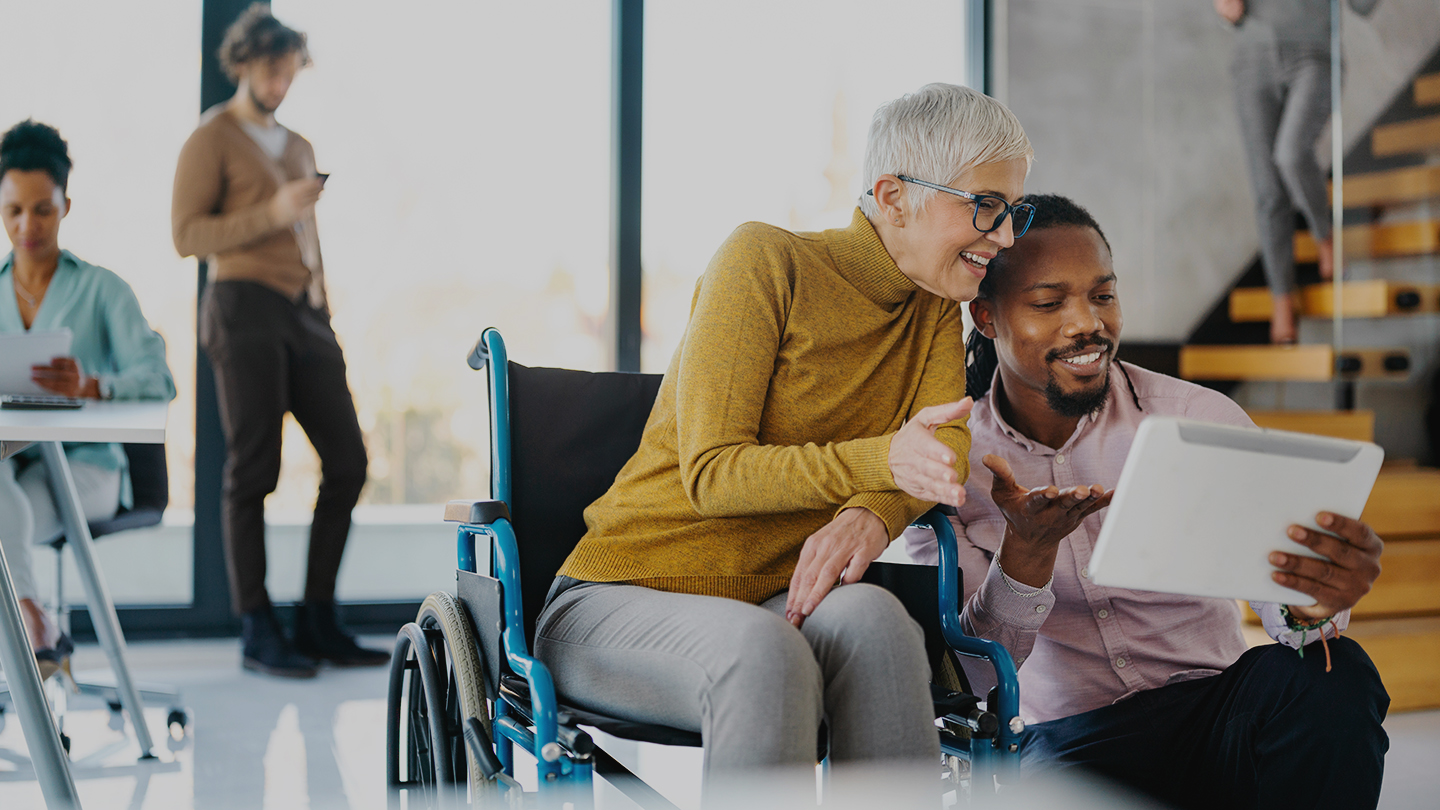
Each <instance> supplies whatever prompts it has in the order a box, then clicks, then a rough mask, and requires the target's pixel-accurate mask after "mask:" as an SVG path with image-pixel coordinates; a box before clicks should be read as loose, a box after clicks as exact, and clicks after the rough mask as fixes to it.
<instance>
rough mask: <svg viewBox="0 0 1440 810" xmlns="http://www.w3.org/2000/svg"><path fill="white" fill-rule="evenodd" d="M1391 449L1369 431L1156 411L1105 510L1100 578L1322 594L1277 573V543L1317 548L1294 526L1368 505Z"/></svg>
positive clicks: (1291, 595)
mask: <svg viewBox="0 0 1440 810" xmlns="http://www.w3.org/2000/svg"><path fill="white" fill-rule="evenodd" d="M1384 457H1385V452H1384V451H1383V450H1381V449H1380V448H1379V447H1378V446H1376V445H1374V444H1371V443H1369V442H1355V441H1347V440H1344V439H1331V438H1327V437H1324V436H1313V435H1310V434H1306V433H1290V432H1288V431H1283V430H1264V429H1260V428H1241V427H1234V426H1231V425H1214V424H1210V423H1208V422H1196V421H1193V420H1189V419H1176V418H1173V417H1163V416H1151V417H1147V418H1146V419H1145V421H1144V422H1142V423H1140V429H1139V431H1137V432H1136V434H1135V443H1134V444H1133V445H1132V446H1131V447H1130V455H1129V456H1127V457H1126V459H1125V468H1124V469H1123V470H1122V471H1121V473H1120V481H1119V483H1117V484H1116V486H1115V499H1114V501H1112V502H1111V504H1110V508H1109V510H1108V512H1107V513H1106V515H1105V524H1104V526H1103V527H1102V528H1101V529H1100V538H1099V539H1098V540H1097V541H1096V543H1095V553H1094V555H1092V557H1091V559H1090V577H1091V580H1092V581H1093V582H1095V583H1096V584H1097V585H1105V586H1110V587H1118V588H1133V589H1136V590H1145V591H1160V592H1163V593H1179V594H1187V595H1190V596H1217V597H1225V598H1229V599H1248V600H1256V601H1261V602H1277V603H1280V604H1286V605H1313V604H1315V600H1314V599H1313V598H1311V597H1310V596H1307V595H1305V594H1302V593H1300V592H1299V591H1295V590H1291V589H1290V588H1286V587H1283V586H1281V585H1278V584H1276V583H1275V581H1274V580H1272V579H1271V578H1270V574H1271V573H1272V572H1273V571H1275V567H1274V566H1272V565H1271V564H1270V561H1269V560H1268V559H1267V558H1268V557H1269V554H1270V552H1272V551H1284V552H1287V553H1294V554H1305V555H1308V556H1311V557H1318V556H1319V555H1317V554H1314V553H1313V552H1311V551H1310V550H1309V549H1308V548H1306V547H1305V546H1302V545H1300V544H1299V543H1296V542H1294V541H1292V540H1291V539H1290V538H1289V537H1288V536H1287V535H1286V534H1285V530H1286V529H1287V528H1289V526H1290V525H1291V524H1299V525H1301V526H1306V527H1308V528H1311V529H1315V530H1316V531H1319V530H1320V529H1319V527H1318V526H1316V525H1315V515H1316V514H1317V513H1319V512H1322V511H1323V512H1334V513H1336V514H1340V515H1346V516H1348V517H1359V516H1360V512H1361V511H1362V510H1363V509H1364V508H1365V502H1366V501H1367V500H1369V498H1370V490H1371V488H1372V487H1374V486H1375V477H1376V476H1377V475H1378V474H1379V473H1380V462H1381V461H1382V460H1383V459H1384Z"/></svg>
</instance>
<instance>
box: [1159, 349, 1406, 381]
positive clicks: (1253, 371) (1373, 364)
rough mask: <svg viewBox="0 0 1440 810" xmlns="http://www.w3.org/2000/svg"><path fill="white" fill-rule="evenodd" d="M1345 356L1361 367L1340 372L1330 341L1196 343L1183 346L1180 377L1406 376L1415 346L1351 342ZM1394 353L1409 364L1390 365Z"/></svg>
mask: <svg viewBox="0 0 1440 810" xmlns="http://www.w3.org/2000/svg"><path fill="white" fill-rule="evenodd" d="M1340 356H1341V358H1343V359H1344V360H1347V361H1353V362H1355V363H1357V364H1358V370H1356V371H1346V372H1338V373H1337V372H1336V365H1337V363H1336V360H1335V350H1334V348H1333V347H1331V346H1330V345H1329V344H1325V343H1316V344H1300V345H1290V346H1280V345H1271V344H1256V345H1195V344H1191V345H1188V346H1182V347H1181V348H1180V377H1181V378H1183V379H1187V380H1296V381H1311V382H1324V381H1327V380H1333V379H1335V378H1336V377H1337V376H1339V377H1340V378H1342V379H1358V378H1364V379H1392V380H1398V379H1406V378H1408V377H1409V367H1410V365H1411V363H1410V351H1409V350H1408V349H1405V348H1403V347H1373V348H1371V347H1366V348H1362V347H1347V348H1346V349H1345V350H1344V351H1343V352H1341V354H1340ZM1390 358H1403V362H1402V363H1401V365H1402V366H1403V368H1399V369H1395V370H1388V369H1386V368H1385V364H1386V362H1387V361H1388V360H1389V359H1390Z"/></svg>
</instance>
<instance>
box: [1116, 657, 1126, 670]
mask: <svg viewBox="0 0 1440 810" xmlns="http://www.w3.org/2000/svg"><path fill="white" fill-rule="evenodd" d="M1115 666H1117V667H1119V668H1121V669H1124V668H1125V659H1124V658H1116V659H1115Z"/></svg>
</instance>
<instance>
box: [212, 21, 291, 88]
mask: <svg viewBox="0 0 1440 810" xmlns="http://www.w3.org/2000/svg"><path fill="white" fill-rule="evenodd" d="M292 53H298V54H300V66H301V67H307V66H309V65H310V48H309V46H307V45H306V44H305V35H304V34H302V33H300V32H299V31H296V30H295V29H293V28H291V27H289V26H287V25H285V24H284V23H282V22H280V21H279V20H277V19H275V17H274V15H272V14H271V13H270V4H269V3H252V4H250V8H247V9H245V11H244V12H243V13H242V14H241V15H240V16H239V17H238V18H237V19H236V20H235V22H233V23H231V24H230V27H229V28H227V29H225V40H224V41H223V42H221V43H220V50H219V52H218V53H217V56H219V58H220V67H221V68H223V69H224V71H225V74H226V75H227V76H229V77H230V79H231V80H232V81H237V82H238V81H240V69H241V68H243V67H244V66H245V65H247V64H249V63H250V62H253V61H255V60H257V59H264V60H267V61H268V60H272V59H278V58H280V57H282V56H288V55H289V54H292Z"/></svg>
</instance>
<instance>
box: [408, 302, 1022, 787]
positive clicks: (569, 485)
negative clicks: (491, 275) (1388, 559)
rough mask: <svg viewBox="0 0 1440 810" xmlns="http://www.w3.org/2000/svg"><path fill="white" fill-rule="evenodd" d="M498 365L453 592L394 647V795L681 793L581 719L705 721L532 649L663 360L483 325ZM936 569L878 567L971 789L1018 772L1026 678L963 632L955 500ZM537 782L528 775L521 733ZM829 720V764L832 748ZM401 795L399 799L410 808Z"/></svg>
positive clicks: (680, 741)
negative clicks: (589, 689) (529, 359)
mask: <svg viewBox="0 0 1440 810" xmlns="http://www.w3.org/2000/svg"><path fill="white" fill-rule="evenodd" d="M468 362H469V365H470V367H471V368H473V369H475V370H480V369H487V370H488V372H489V373H488V381H489V386H488V389H489V390H488V393H489V399H490V434H491V458H490V473H491V478H490V480H491V494H492V498H491V499H489V500H481V501H451V502H450V503H449V504H447V505H446V507H445V520H447V521H452V522H456V523H459V524H460V526H459V529H458V531H457V534H456V544H457V551H456V557H457V562H456V572H455V577H456V592H455V593H454V594H451V593H447V592H443V591H442V592H438V593H434V594H431V595H430V596H429V597H428V598H427V599H426V600H425V602H424V603H423V605H422V606H421V608H420V612H419V614H418V615H417V617H416V619H415V621H414V622H412V623H410V624H407V625H405V627H404V628H402V629H401V631H400V633H399V634H398V636H397V638H396V642H395V648H394V654H393V656H392V658H391V666H390V682H389V710H388V722H387V729H386V738H387V739H386V744H387V745H386V747H387V753H386V776H387V782H388V786H389V795H390V801H391V806H393V807H400V806H406V807H410V808H415V807H439V806H461V805H466V804H470V805H473V806H477V807H483V806H497V807H556V808H560V807H564V806H565V805H570V806H572V807H574V808H577V810H579V809H581V808H590V807H593V804H594V786H593V778H594V775H595V774H597V773H598V774H599V775H600V776H601V777H603V778H604V779H605V780H607V781H608V782H610V783H611V784H612V785H614V786H615V787H616V788H617V789H618V790H620V791H621V792H622V793H624V794H625V795H626V796H628V797H629V798H631V799H632V800H634V801H635V802H636V803H637V804H638V805H640V806H641V807H644V808H657V810H658V809H659V808H667V809H668V810H674V805H673V804H671V803H670V802H669V801H667V800H666V799H665V798H664V797H663V796H661V795H660V794H659V792H657V791H656V790H654V789H653V788H652V787H650V786H649V785H647V784H646V783H644V782H643V781H641V780H640V779H639V778H638V777H637V776H636V775H635V774H634V773H632V772H631V771H630V770H629V769H627V768H626V767H625V766H624V765H623V764H621V763H620V762H619V761H618V760H616V759H615V758H614V757H613V756H611V755H610V754H609V753H607V752H606V751H605V750H604V749H602V748H601V747H599V746H598V745H596V743H595V740H594V738H592V736H591V735H590V733H589V732H587V731H586V730H585V729H586V728H594V729H599V730H601V731H604V732H606V733H608V734H611V735H614V736H616V737H620V738H624V739H628V740H635V741H639V742H649V743H658V744H661V745H682V746H700V745H702V742H703V741H702V740H701V738H700V734H699V733H698V732H695V731H690V730H687V729H678V728H670V727H667V726H661V725H656V724H652V723H644V722H639V721H636V720H633V719H629V718H623V717H611V716H607V715H605V714H601V713H597V712H595V711H591V710H589V709H587V708H586V707H584V706H580V705H575V704H573V703H570V702H568V701H566V699H565V697H564V696H563V695H560V694H557V693H556V690H555V686H554V683H553V681H552V679H551V676H550V672H549V670H548V669H546V667H545V665H544V664H542V663H541V662H540V661H538V660H536V659H535V658H533V657H532V656H531V655H530V649H531V644H532V643H533V641H534V634H535V619H536V617H538V616H539V614H540V610H541V608H542V607H543V605H544V600H545V596H546V593H547V592H548V590H549V587H550V584H551V581H552V580H553V579H554V576H555V572H556V571H557V570H558V569H559V568H560V565H561V564H562V563H563V562H564V560H565V558H566V557H567V556H568V555H569V554H570V552H571V550H572V549H573V548H574V547H575V545H576V543H578V542H579V540H580V538H581V537H582V536H583V535H584V533H585V522H584V518H583V514H582V513H583V512H584V509H585V507H586V506H588V505H589V504H590V503H591V502H592V501H594V500H596V499H597V498H599V497H600V496H601V495H603V494H604V493H605V491H606V490H607V489H609V487H610V485H611V483H613V481H614V479H615V476H616V475H617V474H618V473H619V471H620V468H621V467H622V466H623V465H624V464H625V462H626V461H628V460H629V458H630V456H632V455H633V454H634V452H635V450H636V448H637V447H639V444H640V437H641V433H642V431H643V429H644V426H645V422H646V420H647V418H648V417H649V414H650V410H651V408H652V406H653V404H654V400H655V396H656V393H657V391H658V390H659V387H660V375H657V374H631V373H618V372H608V373H593V372H584V371H571V370H566V369H551V368H527V367H525V366H522V365H519V364H517V363H512V362H509V360H508V359H507V355H506V350H505V342H504V340H503V339H502V338H501V336H500V333H499V332H498V331H496V330H495V329H487V330H485V332H484V333H483V335H482V336H481V338H480V341H479V342H478V343H477V344H476V346H475V348H474V349H473V350H472V351H471V353H470V356H469V358H468ZM917 525H925V526H930V527H932V528H933V529H934V531H935V533H936V535H937V537H938V539H939V545H940V565H939V567H938V568H931V567H928V566H912V565H888V564H884V563H875V564H873V565H872V566H871V568H870V570H869V571H867V573H866V577H865V579H866V580H867V581H869V582H873V583H875V584H878V585H881V586H883V587H886V588H888V589H889V590H891V591H892V592H893V593H895V594H896V596H898V597H899V598H900V600H901V602H902V603H903V604H904V605H905V607H906V609H907V610H908V611H909V613H910V614H911V616H912V617H914V618H915V619H916V621H917V622H918V623H919V624H920V625H921V627H922V628H923V629H924V630H925V635H926V648H927V653H929V654H930V657H931V664H932V671H934V672H935V673H936V678H935V680H936V681H937V683H936V684H935V685H932V687H931V689H932V693H933V696H934V699H935V717H936V721H937V723H936V725H937V729H936V731H937V733H938V734H939V735H940V742H941V749H942V751H943V753H944V760H945V762H944V763H943V764H944V765H945V767H946V768H947V769H948V778H949V779H950V780H952V781H953V782H954V783H955V789H956V791H957V797H961V798H963V797H964V796H966V795H967V794H968V796H969V798H970V799H972V800H973V802H974V803H975V804H981V803H983V800H984V798H985V797H986V796H991V797H993V795H994V793H995V791H996V789H997V788H998V787H999V786H1000V785H1002V784H1005V783H1009V782H1013V781H1014V780H1016V779H1018V777H1019V750H1018V741H1019V735H1020V733H1021V732H1022V731H1023V730H1024V724H1023V722H1022V721H1021V720H1020V717H1019V687H1018V684H1017V680H1016V670H1015V664H1014V662H1013V660H1012V659H1011V657H1010V654H1009V653H1008V652H1007V651H1006V650H1005V649H1004V648H1003V647H1002V646H1000V645H999V644H997V643H995V642H991V641H985V640H982V639H976V638H971V637H968V636H966V635H964V633H963V632H962V631H961V629H960V617H959V600H960V593H961V587H960V585H961V583H960V567H959V562H958V556H957V554H958V552H957V550H956V540H955V534H954V532H953V530H952V528H951V526H950V522H949V521H948V520H947V519H946V515H945V513H944V511H943V510H941V509H935V510H931V511H930V512H929V513H927V514H925V515H924V516H922V517H921V518H920V519H919V520H918V521H917ZM957 655H958V656H964V657H970V658H978V659H983V660H986V661H988V662H989V663H990V665H991V666H993V667H994V670H995V674H996V676H997V682H998V684H999V685H998V686H997V687H995V688H994V689H992V690H991V692H990V694H989V696H988V699H987V701H986V708H984V709H982V708H980V705H979V704H980V700H979V698H977V697H976V696H974V695H971V694H968V693H969V691H970V690H969V688H968V684H966V683H965V682H964V670H963V669H962V668H961V667H960V665H959V662H958V660H957V659H956V656H957ZM517 747H518V748H519V749H521V750H522V751H523V752H524V754H525V755H526V759H533V762H534V767H535V784H536V785H537V786H538V789H537V790H535V791H525V790H524V789H523V788H522V786H521V783H520V782H518V781H517V780H516V779H515V773H516V767H517V754H516V748H517ZM824 755H825V754H824V735H823V733H822V734H821V743H820V746H819V750H818V751H817V761H823V759H824ZM402 802H403V805H402Z"/></svg>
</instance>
